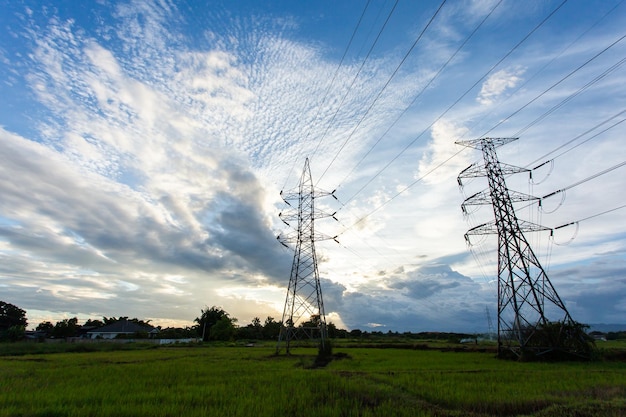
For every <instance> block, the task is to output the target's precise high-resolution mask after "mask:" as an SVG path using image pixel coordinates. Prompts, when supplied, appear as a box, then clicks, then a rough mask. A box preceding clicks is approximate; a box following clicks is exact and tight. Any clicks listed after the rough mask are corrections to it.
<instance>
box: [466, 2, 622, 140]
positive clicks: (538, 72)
mask: <svg viewBox="0 0 626 417" xmlns="http://www.w3.org/2000/svg"><path fill="white" fill-rule="evenodd" d="M624 1H625V0H621V1H620V2H619V3H618V4H616V5H615V6H613V7H612V8H611V9H609V10H608V11H607V12H606V13H605V14H604V15H602V16H601V17H600V18H599V19H598V20H596V21H595V22H594V23H593V24H592V25H591V26H589V27H588V28H587V29H586V30H585V31H583V32H582V33H581V34H580V35H578V37H576V39H574V40H573V41H572V42H570V43H569V44H568V45H567V46H566V47H565V48H563V49H562V50H561V52H559V53H558V54H557V55H555V56H554V57H553V58H552V59H551V60H550V61H549V62H547V63H546V64H545V65H543V66H542V67H541V68H540V69H539V70H538V71H537V72H535V73H534V74H533V75H532V76H531V77H530V78H528V79H527V80H526V81H525V82H524V83H522V84H521V85H520V86H519V87H517V89H516V90H515V91H513V92H512V93H511V94H510V95H509V96H508V97H507V98H506V99H505V100H504V102H506V101H508V100H509V99H510V98H511V97H513V96H515V94H516V93H517V92H518V91H520V90H521V89H523V88H524V87H525V86H526V85H527V84H528V83H530V81H532V80H533V79H535V78H536V77H537V76H538V75H539V74H541V73H542V72H543V71H544V70H545V69H546V68H548V67H549V66H550V65H551V64H552V63H553V62H555V61H556V60H557V59H558V58H559V57H561V56H562V55H563V54H564V53H565V52H566V51H567V50H569V49H570V48H571V47H572V46H573V45H575V44H576V43H577V42H578V41H580V39H582V38H583V37H584V36H585V35H586V34H587V33H589V32H590V31H591V30H592V29H593V28H594V27H596V26H597V25H598V24H599V23H600V22H601V21H603V20H604V19H605V18H606V17H607V16H609V15H610V14H611V13H613V11H614V10H615V9H617V8H618V7H619V6H620V5H621V4H622V3H623V2H624ZM492 113H493V112H491V113H488V114H485V116H483V117H482V118H481V119H480V120H478V121H476V123H474V125H473V126H472V128H470V129H468V131H467V132H466V133H464V134H463V136H461V139H463V138H464V137H465V136H467V133H468V132H470V131H471V129H473V127H474V126H476V125H478V124H479V123H480V122H481V121H483V120H484V119H485V118H486V117H487V116H488V115H489V114H492Z"/></svg>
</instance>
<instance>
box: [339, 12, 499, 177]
mask: <svg viewBox="0 0 626 417" xmlns="http://www.w3.org/2000/svg"><path fill="white" fill-rule="evenodd" d="M501 3H502V0H500V1H498V3H496V4H495V6H494V7H493V8H492V9H491V11H490V12H489V13H488V14H487V15H486V16H485V17H484V18H483V19H482V20H481V22H480V23H479V24H478V26H476V27H475V28H474V30H473V31H472V32H471V33H470V34H469V36H468V37H467V38H465V40H464V41H463V43H462V44H461V45H460V46H459V47H458V48H457V49H456V51H455V52H454V53H453V54H452V55H451V56H450V58H448V60H447V61H446V62H445V63H444V64H443V65H442V66H441V67H440V68H439V70H438V71H437V73H436V74H435V75H434V76H433V77H432V78H431V79H430V81H428V83H426V85H425V86H424V87H423V88H422V89H421V90H420V91H419V93H417V95H416V96H415V97H414V98H413V100H412V101H411V103H409V105H408V106H407V107H406V108H405V109H404V110H403V111H402V113H400V115H399V116H398V117H397V118H396V119H395V120H394V121H393V122H392V123H391V125H390V126H389V127H388V128H387V130H385V132H384V133H383V134H382V135H381V136H380V137H379V138H378V139H377V140H376V142H374V144H373V145H372V146H371V147H370V148H369V150H368V151H367V152H366V153H365V154H364V155H363V156H362V157H361V159H359V161H358V162H357V163H356V165H355V166H354V167H352V169H351V170H350V172H348V174H347V175H346V176H345V177H344V179H343V180H341V182H340V183H339V185H338V186H337V188H339V187H341V185H342V184H343V183H345V182H346V180H347V179H348V178H349V177H350V175H352V173H353V172H354V171H355V170H356V169H357V168H358V167H359V165H361V163H362V162H363V161H364V160H365V158H366V157H367V156H368V155H369V154H370V153H371V152H372V151H373V150H374V148H375V147H376V146H377V145H378V143H380V141H381V140H382V139H383V138H384V137H386V136H387V134H388V133H389V132H390V131H391V129H392V128H393V127H394V126H395V125H396V123H398V121H399V120H400V119H401V118H402V117H403V116H404V115H405V114H406V112H407V111H408V110H409V109H410V108H411V107H412V106H413V104H415V102H416V101H417V99H418V98H419V97H421V95H422V94H423V93H424V91H426V89H427V88H428V87H430V85H431V84H432V83H433V82H434V81H435V79H437V77H439V75H440V74H441V73H442V72H443V70H444V69H445V68H446V67H447V66H448V64H449V63H450V62H451V61H452V60H453V59H454V58H455V57H456V56H457V54H458V53H459V52H460V51H461V49H463V47H465V45H466V44H467V43H468V42H469V40H470V39H471V38H472V37H473V36H474V35H475V34H476V32H477V31H478V30H479V29H480V28H481V27H482V25H483V24H484V23H485V21H486V20H487V19H488V18H489V17H490V16H491V15H492V14H493V12H494V11H495V10H496V8H498V6H499V5H500V4H501Z"/></svg>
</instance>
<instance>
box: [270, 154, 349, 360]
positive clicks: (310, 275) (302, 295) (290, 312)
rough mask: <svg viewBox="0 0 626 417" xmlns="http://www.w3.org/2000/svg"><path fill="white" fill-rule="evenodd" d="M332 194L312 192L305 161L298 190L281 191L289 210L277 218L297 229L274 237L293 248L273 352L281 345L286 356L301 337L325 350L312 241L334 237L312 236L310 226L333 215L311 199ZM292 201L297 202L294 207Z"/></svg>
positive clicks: (323, 316) (320, 291) (312, 228)
mask: <svg viewBox="0 0 626 417" xmlns="http://www.w3.org/2000/svg"><path fill="white" fill-rule="evenodd" d="M333 193H334V191H333V192H330V193H329V192H325V191H319V190H316V188H315V187H314V185H313V181H312V179H311V169H310V167H309V159H308V158H307V159H306V161H305V163H304V169H303V170H302V176H301V177H300V184H299V186H298V189H297V190H294V191H292V192H288V193H283V192H282V191H281V196H282V198H283V200H284V201H285V203H287V205H289V206H290V207H291V209H290V210H289V211H288V212H286V213H280V214H279V216H280V218H281V220H282V221H283V222H284V223H285V224H287V225H288V226H291V224H290V222H294V221H295V222H297V226H296V230H295V233H294V234H291V235H288V236H285V237H282V236H278V240H279V242H280V243H281V244H283V245H284V246H286V247H289V246H287V244H286V243H285V242H289V243H295V249H294V254H293V264H292V266H291V276H290V278H289V287H288V289H287V297H286V298H285V308H284V310H283V318H282V320H281V328H280V334H279V336H278V343H277V345H276V353H279V352H280V349H281V346H282V345H283V344H284V345H285V351H286V353H287V354H289V353H290V351H289V349H290V346H291V341H292V340H297V339H302V338H309V339H319V347H320V349H321V352H323V351H325V350H324V349H325V347H326V344H327V340H326V339H327V329H326V315H325V313H324V301H323V298H322V288H321V286H320V277H319V271H318V268H317V257H316V254H315V242H316V241H319V240H325V239H335V238H330V237H328V236H325V235H322V234H319V233H316V232H315V227H314V225H315V220H316V219H319V218H323V217H333V218H335V217H334V215H335V213H333V214H327V213H324V212H322V211H319V210H316V209H315V200H316V199H317V198H320V197H326V196H332V197H335V196H334V194H333ZM335 198H336V197H335ZM292 202H294V203H295V202H297V207H295V204H293V203H292ZM335 220H337V219H336V218H335Z"/></svg>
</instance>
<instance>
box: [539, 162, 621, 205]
mask: <svg viewBox="0 0 626 417" xmlns="http://www.w3.org/2000/svg"><path fill="white" fill-rule="evenodd" d="M624 165H626V161H624V162H620V163H619V164H617V165H613V166H612V167H610V168H607V169H605V170H602V171H600V172H597V173H595V174H593V175H590V176H588V177H587V178H583V179H582V180H580V181H577V182H575V183H573V184H571V185H568V186H567V187H565V188H561V189H560V190H556V191H553V192H551V193H549V194H546V195H544V196H543V197H541V200H543V199H545V198H548V197H552V196H553V195H556V194H558V193H562V192H564V191H567V190H569V189H571V188H574V187H577V186H579V185H580V184H584V183H586V182H587V181H591V180H593V179H596V178H598V177H600V176H602V175H604V174H608V173H609V172H611V171H615V170H616V169H617V168H621V167H623V166H624Z"/></svg>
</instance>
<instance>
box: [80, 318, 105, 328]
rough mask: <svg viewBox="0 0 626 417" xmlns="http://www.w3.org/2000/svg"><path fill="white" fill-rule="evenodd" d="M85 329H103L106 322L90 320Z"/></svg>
mask: <svg viewBox="0 0 626 417" xmlns="http://www.w3.org/2000/svg"><path fill="white" fill-rule="evenodd" d="M84 326H85V327H102V326H104V322H103V321H100V320H92V319H89V320H87V321H86V322H85V324H84Z"/></svg>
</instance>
